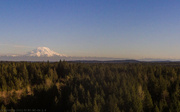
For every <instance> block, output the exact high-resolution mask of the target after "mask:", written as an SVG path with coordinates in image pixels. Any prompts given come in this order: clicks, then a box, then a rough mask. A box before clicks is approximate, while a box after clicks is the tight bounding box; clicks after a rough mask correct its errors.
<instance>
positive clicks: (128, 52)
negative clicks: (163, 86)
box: [0, 0, 180, 59]
mask: <svg viewBox="0 0 180 112" xmlns="http://www.w3.org/2000/svg"><path fill="white" fill-rule="evenodd" d="M179 6H180V1H178V0H173V1H172V0H171V1H170V0H0V55H2V54H3V55H4V54H23V53H26V52H28V51H31V50H33V49H35V48H36V47H43V46H45V47H48V48H50V49H52V50H53V51H56V52H58V53H62V54H66V55H67V56H96V57H113V58H132V59H142V58H163V59H164V58H166V59H180V43H179V42H180V7H179Z"/></svg>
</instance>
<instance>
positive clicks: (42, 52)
mask: <svg viewBox="0 0 180 112" xmlns="http://www.w3.org/2000/svg"><path fill="white" fill-rule="evenodd" d="M26 56H35V57H53V56H61V57H62V56H63V57H64V56H65V55H64V54H59V53H57V52H54V51H52V50H50V49H49V48H48V47H38V48H36V49H34V50H32V51H31V52H28V53H27V54H26Z"/></svg>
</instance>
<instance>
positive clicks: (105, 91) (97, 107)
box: [0, 61, 180, 112]
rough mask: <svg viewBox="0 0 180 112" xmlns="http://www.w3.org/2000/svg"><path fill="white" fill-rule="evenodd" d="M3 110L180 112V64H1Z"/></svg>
mask: <svg viewBox="0 0 180 112" xmlns="http://www.w3.org/2000/svg"><path fill="white" fill-rule="evenodd" d="M0 105H1V107H0V108H1V109H2V110H5V109H11V110H12V111H14V109H46V110H51V111H56V110H57V111H62V112H180V63H70V62H69V63H68V62H66V61H59V62H54V63H51V62H0Z"/></svg>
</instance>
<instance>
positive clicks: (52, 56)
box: [0, 47, 179, 63]
mask: <svg viewBox="0 0 180 112" xmlns="http://www.w3.org/2000/svg"><path fill="white" fill-rule="evenodd" d="M48 60H49V61H59V60H66V61H73V62H82V63H99V62H100V63H104V62H105V63H121V62H133V63H134V62H135V63H136V62H168V61H169V60H165V59H152V58H144V59H137V60H135V59H127V58H108V57H73V56H66V55H64V54H60V53H57V52H55V51H53V50H50V49H49V48H48V47H38V48H36V49H34V50H32V51H30V52H28V53H26V54H24V55H4V56H0V61H48ZM170 61H179V60H170Z"/></svg>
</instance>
